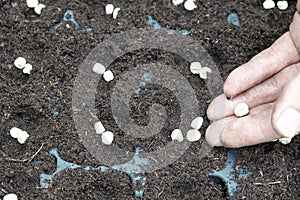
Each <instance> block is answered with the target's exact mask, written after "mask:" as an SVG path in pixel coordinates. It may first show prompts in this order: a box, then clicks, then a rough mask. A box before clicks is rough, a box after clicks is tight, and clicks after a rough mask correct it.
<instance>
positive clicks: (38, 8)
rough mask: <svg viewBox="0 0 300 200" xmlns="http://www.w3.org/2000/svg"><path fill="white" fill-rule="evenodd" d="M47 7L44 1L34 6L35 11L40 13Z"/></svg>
mask: <svg viewBox="0 0 300 200" xmlns="http://www.w3.org/2000/svg"><path fill="white" fill-rule="evenodd" d="M44 8H46V6H45V5H44V4H42V3H40V4H39V5H37V6H36V7H34V12H35V13H36V14H38V15H40V14H41V12H42V9H44Z"/></svg>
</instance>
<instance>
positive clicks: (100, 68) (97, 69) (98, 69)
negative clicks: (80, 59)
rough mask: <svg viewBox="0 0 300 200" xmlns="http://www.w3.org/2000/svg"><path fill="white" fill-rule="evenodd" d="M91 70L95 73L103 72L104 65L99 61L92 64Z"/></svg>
mask: <svg viewBox="0 0 300 200" xmlns="http://www.w3.org/2000/svg"><path fill="white" fill-rule="evenodd" d="M93 72H95V73H96V74H104V72H105V67H104V66H103V65H102V64H100V63H96V64H94V67H93Z"/></svg>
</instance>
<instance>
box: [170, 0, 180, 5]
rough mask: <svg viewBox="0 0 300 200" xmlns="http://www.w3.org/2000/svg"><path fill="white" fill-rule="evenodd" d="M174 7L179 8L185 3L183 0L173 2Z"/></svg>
mask: <svg viewBox="0 0 300 200" xmlns="http://www.w3.org/2000/svg"><path fill="white" fill-rule="evenodd" d="M172 3H173V5H175V6H178V5H179V4H182V3H183V0H172Z"/></svg>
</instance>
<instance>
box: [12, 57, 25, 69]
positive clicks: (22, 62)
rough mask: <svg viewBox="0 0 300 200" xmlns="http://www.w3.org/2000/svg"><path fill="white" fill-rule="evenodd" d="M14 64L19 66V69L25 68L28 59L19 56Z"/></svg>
mask: <svg viewBox="0 0 300 200" xmlns="http://www.w3.org/2000/svg"><path fill="white" fill-rule="evenodd" d="M14 65H15V67H17V68H18V69H23V68H24V67H25V65H26V59H25V58H23V57H18V58H17V59H16V60H15V61H14Z"/></svg>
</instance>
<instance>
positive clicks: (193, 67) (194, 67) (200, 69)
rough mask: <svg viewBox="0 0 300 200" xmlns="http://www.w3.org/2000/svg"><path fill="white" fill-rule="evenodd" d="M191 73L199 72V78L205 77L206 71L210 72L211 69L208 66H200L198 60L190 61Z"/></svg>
mask: <svg viewBox="0 0 300 200" xmlns="http://www.w3.org/2000/svg"><path fill="white" fill-rule="evenodd" d="M190 70H191V72H192V74H199V76H200V78H202V79H207V73H211V72H212V71H211V69H210V68H208V67H202V65H201V63H199V62H192V63H191V65H190Z"/></svg>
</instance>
